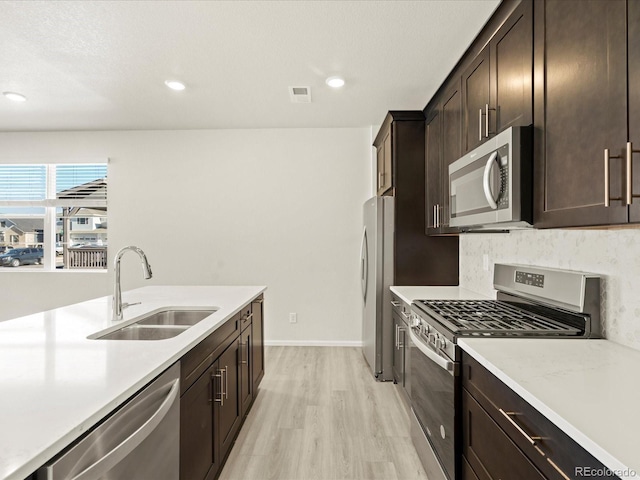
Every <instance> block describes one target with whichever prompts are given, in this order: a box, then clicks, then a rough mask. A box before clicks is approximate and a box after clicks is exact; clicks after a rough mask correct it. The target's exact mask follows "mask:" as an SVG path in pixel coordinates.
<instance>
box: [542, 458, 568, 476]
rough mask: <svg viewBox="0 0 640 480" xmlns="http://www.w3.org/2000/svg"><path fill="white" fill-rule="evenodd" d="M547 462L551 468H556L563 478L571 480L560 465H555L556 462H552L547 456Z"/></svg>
mask: <svg viewBox="0 0 640 480" xmlns="http://www.w3.org/2000/svg"><path fill="white" fill-rule="evenodd" d="M547 462H549V463H550V464H551V466H552V467H553V468H555V469H556V471H557V472H558V473H559V474H560V475H562V478H564V479H565V480H571V478H569V477H568V476H567V474H566V473H564V472H563V471H562V470H561V469H560V467H559V466H558V465H556V464H555V463H554V462H553V461H552V460H551V459H550V458H548V457H547Z"/></svg>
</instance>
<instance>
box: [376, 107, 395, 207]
mask: <svg viewBox="0 0 640 480" xmlns="http://www.w3.org/2000/svg"><path fill="white" fill-rule="evenodd" d="M387 120H388V119H385V123H384V124H383V126H382V128H381V132H383V135H382V137H380V135H378V137H377V138H376V141H375V143H374V145H375V147H376V155H377V159H378V162H377V164H378V177H377V178H378V180H377V184H376V195H378V196H381V195H393V192H392V188H393V151H392V143H391V142H392V140H393V137H392V132H391V131H392V128H391V123H390V122H387Z"/></svg>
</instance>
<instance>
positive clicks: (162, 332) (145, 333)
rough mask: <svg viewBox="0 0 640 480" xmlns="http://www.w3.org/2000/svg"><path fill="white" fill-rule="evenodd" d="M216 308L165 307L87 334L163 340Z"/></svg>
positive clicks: (93, 337)
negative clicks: (116, 325) (137, 318)
mask: <svg viewBox="0 0 640 480" xmlns="http://www.w3.org/2000/svg"><path fill="white" fill-rule="evenodd" d="M217 310H218V309H217V308H208V309H204V308H203V309H188V310H181V309H175V308H167V309H165V310H160V311H157V312H153V313H151V314H149V315H145V316H144V317H142V318H140V319H139V320H137V321H134V322H130V323H128V324H127V325H125V326H124V327H122V328H119V329H117V330H111V329H109V330H110V331H108V332H107V333H104V330H103V331H101V332H97V333H94V334H93V335H89V337H88V338H90V339H93V340H164V339H167V338H173V337H175V336H176V335H180V334H181V333H182V332H184V331H186V330H188V329H189V328H191V327H192V326H194V325H195V324H197V323H198V322H201V321H202V320H204V319H205V318H207V317H208V316H209V315H211V314H212V313H214V312H216V311H217Z"/></svg>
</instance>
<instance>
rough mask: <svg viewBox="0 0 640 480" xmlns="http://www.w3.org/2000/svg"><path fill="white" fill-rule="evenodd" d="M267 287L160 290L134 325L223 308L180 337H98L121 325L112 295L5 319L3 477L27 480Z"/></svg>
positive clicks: (0, 345) (131, 295)
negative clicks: (169, 311)
mask: <svg viewBox="0 0 640 480" xmlns="http://www.w3.org/2000/svg"><path fill="white" fill-rule="evenodd" d="M265 290H266V287H264V286H151V287H143V288H140V289H136V290H131V291H128V292H125V293H124V294H123V297H124V301H126V302H130V303H133V302H141V304H139V305H133V306H131V307H130V308H128V309H127V310H125V312H124V319H123V320H122V322H118V323H123V324H126V323H127V322H129V321H131V320H132V319H134V318H138V317H140V316H143V315H145V314H147V313H149V312H153V311H156V310H158V309H160V308H166V307H170V308H171V307H173V308H182V307H189V308H194V307H201V308H212V307H213V308H216V309H217V311H216V312H214V313H213V314H212V315H211V316H209V317H207V318H206V319H204V320H202V321H201V322H199V323H197V324H196V325H194V326H192V327H190V328H188V329H187V330H185V331H184V332H182V333H181V334H180V335H177V336H175V337H173V338H169V339H165V340H157V341H113V340H92V339H88V338H87V337H88V336H90V335H93V334H95V333H96V332H100V331H102V330H105V329H109V328H112V327H113V326H114V322H113V320H112V308H111V296H106V297H101V298H97V299H94V300H89V301H86V302H82V303H78V304H75V305H70V306H67V307H62V308H58V309H55V310H50V311H47V312H42V313H38V314H33V315H29V316H25V317H21V318H17V319H14V320H8V321H5V322H0V392H1V393H0V479H2V480H15V479H19V480H21V479H23V478H25V477H27V476H28V475H30V474H31V473H32V472H33V471H35V470H36V469H37V468H38V467H40V466H41V465H42V464H44V463H45V462H47V461H48V460H49V459H50V458H51V457H53V456H54V455H56V454H57V453H58V452H59V451H60V450H62V449H63V448H64V447H66V446H67V445H69V444H70V443H72V442H73V441H74V440H75V439H77V438H78V437H80V436H82V435H83V434H84V433H85V432H86V431H87V430H89V429H90V428H91V427H93V426H94V425H95V424H97V423H98V422H99V421H100V420H101V419H102V418H103V417H104V416H105V415H107V414H109V413H110V412H111V411H113V410H114V409H115V408H117V407H118V406H119V405H121V404H123V403H124V402H125V401H126V400H127V399H128V398H130V397H131V396H132V395H133V394H134V393H136V392H137V391H138V390H139V389H140V388H142V387H144V386H145V385H146V384H147V383H148V382H149V381H151V380H152V379H153V378H155V377H156V376H157V375H159V374H160V373H162V372H163V371H164V370H165V369H166V368H168V367H169V366H170V365H172V364H173V363H175V362H176V361H177V360H179V359H180V358H182V357H183V356H184V355H185V354H186V353H187V352H189V351H190V350H191V349H192V348H193V347H194V346H196V345H197V344H199V343H200V342H201V341H202V340H204V339H205V338H207V337H208V336H209V335H210V334H211V333H212V332H214V331H215V330H216V329H217V328H218V327H220V326H222V325H224V324H225V322H227V320H229V319H230V318H231V317H233V316H234V315H236V314H237V313H238V312H239V311H240V309H241V308H242V307H243V306H244V305H246V304H248V303H250V302H251V301H252V300H254V299H256V298H257V297H258V296H259V295H260V294H261V293H262V292H264V291H265Z"/></svg>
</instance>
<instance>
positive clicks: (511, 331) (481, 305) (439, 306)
mask: <svg viewBox="0 0 640 480" xmlns="http://www.w3.org/2000/svg"><path fill="white" fill-rule="evenodd" d="M418 303H420V304H422V305H423V306H424V307H426V309H427V310H428V311H430V312H431V313H434V314H436V316H437V317H440V318H439V320H440V321H443V323H445V324H449V325H451V326H452V327H453V330H454V331H455V332H456V333H462V334H492V335H500V334H502V335H577V334H580V330H579V329H577V328H574V327H571V326H568V325H565V324H562V323H560V322H558V321H556V320H553V319H549V318H547V317H544V316H542V315H537V314H535V313H531V312H528V311H525V310H522V309H520V308H517V307H514V306H512V305H510V304H508V303H506V302H501V301H498V300H421V301H419V302H418Z"/></svg>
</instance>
